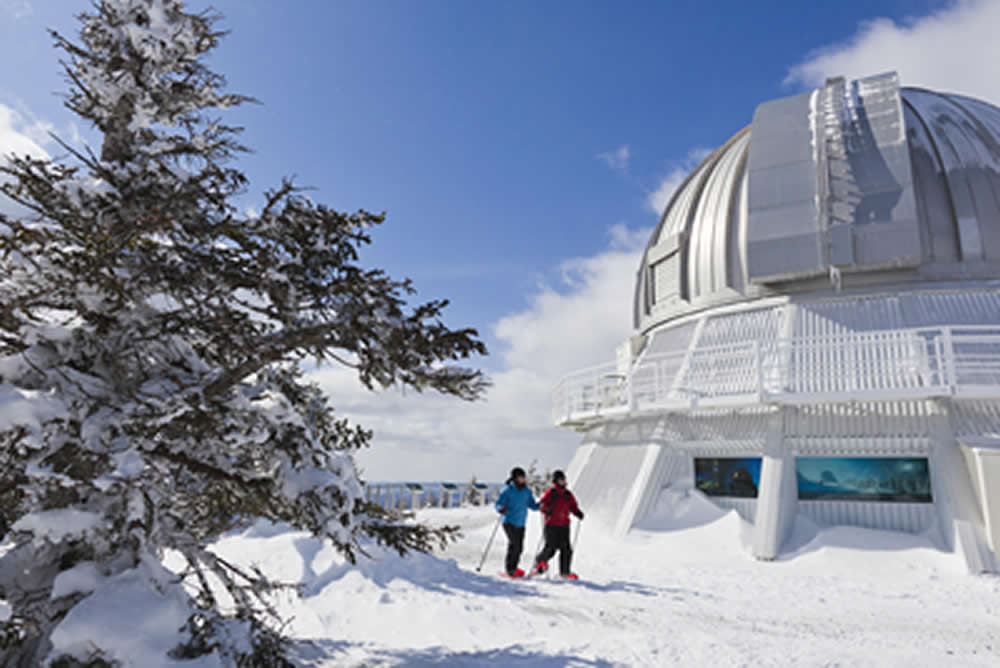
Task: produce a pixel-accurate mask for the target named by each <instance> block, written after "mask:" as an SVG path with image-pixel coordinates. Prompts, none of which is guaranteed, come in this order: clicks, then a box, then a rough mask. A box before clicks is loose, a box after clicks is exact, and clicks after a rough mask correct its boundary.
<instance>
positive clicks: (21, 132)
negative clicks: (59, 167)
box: [0, 104, 52, 158]
mask: <svg viewBox="0 0 1000 668" xmlns="http://www.w3.org/2000/svg"><path fill="white" fill-rule="evenodd" d="M51 129H52V125H51V124H49V123H46V122H44V121H32V122H29V121H27V120H26V119H25V118H24V116H22V115H21V114H19V113H18V112H16V111H14V110H13V109H11V108H10V107H8V106H7V105H5V104H0V156H2V157H3V158H6V156H8V155H10V154H11V153H16V154H18V155H24V154H28V155H32V156H36V157H41V158H47V157H49V154H48V153H47V152H46V151H45V149H43V148H42V146H41V145H42V144H45V143H48V141H49V136H48V132H49V131H50V130H51Z"/></svg>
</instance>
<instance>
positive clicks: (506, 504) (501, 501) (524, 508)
mask: <svg viewBox="0 0 1000 668" xmlns="http://www.w3.org/2000/svg"><path fill="white" fill-rule="evenodd" d="M496 508H497V512H499V513H500V514H501V515H503V531H504V533H505V534H507V562H506V564H505V566H506V570H507V575H509V576H510V577H512V578H519V577H523V576H524V571H523V570H521V569H520V568H518V567H517V562H518V561H520V560H521V551H522V550H523V549H524V524H525V521H526V520H527V519H528V509H529V508H530V509H532V510H538V502H537V501H535V497H534V496H533V495H532V494H531V490H530V489H528V483H527V476H525V473H524V469H522V468H521V467H520V466H515V467H514V468H513V469H511V471H510V478H508V479H507V487H506V488H504V490H503V492H501V493H500V496H499V498H497V503H496Z"/></svg>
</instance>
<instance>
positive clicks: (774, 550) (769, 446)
mask: <svg viewBox="0 0 1000 668" xmlns="http://www.w3.org/2000/svg"><path fill="white" fill-rule="evenodd" d="M787 410H793V409H789V408H785V407H782V408H780V409H779V410H778V411H777V412H775V413H774V414H773V415H771V416H770V418H769V419H768V426H767V439H766V441H765V443H764V455H763V458H762V461H761V467H760V487H759V488H758V490H757V514H756V516H755V517H754V538H753V548H752V551H753V556H755V557H756V558H758V559H764V560H768V561H769V560H771V559H774V558H775V557H777V556H778V554H779V553H780V551H781V545H782V543H784V542H785V538H787V536H788V533H789V532H790V531H791V528H792V526H793V525H794V523H795V515H796V513H797V511H798V485H797V483H796V478H795V457H794V456H791V455H790V454H789V453H788V451H787V448H786V447H785V411H787Z"/></svg>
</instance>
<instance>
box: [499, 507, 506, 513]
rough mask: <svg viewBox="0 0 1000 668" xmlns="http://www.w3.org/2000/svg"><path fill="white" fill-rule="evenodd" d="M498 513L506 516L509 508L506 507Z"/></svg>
mask: <svg viewBox="0 0 1000 668" xmlns="http://www.w3.org/2000/svg"><path fill="white" fill-rule="evenodd" d="M497 512H498V513H500V514H501V515H506V514H507V508H506V507H504V508H500V509H499V510H498V511H497Z"/></svg>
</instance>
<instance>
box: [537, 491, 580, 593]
mask: <svg viewBox="0 0 1000 668" xmlns="http://www.w3.org/2000/svg"><path fill="white" fill-rule="evenodd" d="M538 507H539V508H540V509H541V511H542V513H543V514H544V515H545V548H544V549H543V550H542V551H541V552H540V553H539V554H538V556H537V557H536V558H535V568H534V570H533V571H532V575H540V574H542V573H544V572H545V571H547V570H548V569H549V563H548V562H549V559H551V558H552V557H553V556H555V553H556V551H558V552H559V574H560V575H562V576H563V577H564V578H569V579H571V580H576V579H577V577H576V575H575V574H574V573H573V572H572V571H571V570H570V562H571V561H572V559H573V547H572V546H571V545H570V540H569V516H570V515H571V514H572V515H576V516H577V517H579V518H580V519H581V520H582V519H583V511H582V510H580V507H579V506H578V505H577V504H576V497H574V496H573V492H571V491H569V490H568V489H566V474H565V473H563V472H562V471H556V472H555V473H553V474H552V487H549V488H548V489H547V490H545V494H542V498H541V499H539V501H538Z"/></svg>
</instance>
